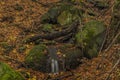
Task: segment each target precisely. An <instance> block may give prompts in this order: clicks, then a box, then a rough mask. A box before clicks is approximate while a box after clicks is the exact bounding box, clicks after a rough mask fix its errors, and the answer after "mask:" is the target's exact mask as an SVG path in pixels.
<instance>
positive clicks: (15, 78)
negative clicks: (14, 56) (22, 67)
mask: <svg viewBox="0 0 120 80" xmlns="http://www.w3.org/2000/svg"><path fill="white" fill-rule="evenodd" d="M0 80H25V79H24V78H23V77H22V75H21V74H20V73H18V72H16V71H15V70H13V69H12V68H10V67H9V66H8V65H7V64H5V63H3V62H0Z"/></svg>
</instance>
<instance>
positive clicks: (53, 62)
mask: <svg viewBox="0 0 120 80" xmlns="http://www.w3.org/2000/svg"><path fill="white" fill-rule="evenodd" d="M51 72H52V73H55V74H58V73H59V67H58V60H55V59H52V60H51Z"/></svg>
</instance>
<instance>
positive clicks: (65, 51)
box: [60, 44, 83, 70]
mask: <svg viewBox="0 0 120 80" xmlns="http://www.w3.org/2000/svg"><path fill="white" fill-rule="evenodd" d="M60 51H61V53H62V55H63V57H64V58H63V59H64V61H65V62H64V63H65V64H64V65H65V69H66V70H68V69H74V68H76V67H77V66H79V64H80V63H81V59H82V58H83V53H82V51H81V50H80V49H78V48H76V47H75V46H74V45H72V44H71V45H70V44H66V45H64V46H62V47H61V48H60Z"/></svg>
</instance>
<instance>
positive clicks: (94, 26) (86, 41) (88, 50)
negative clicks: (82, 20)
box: [75, 20, 105, 58]
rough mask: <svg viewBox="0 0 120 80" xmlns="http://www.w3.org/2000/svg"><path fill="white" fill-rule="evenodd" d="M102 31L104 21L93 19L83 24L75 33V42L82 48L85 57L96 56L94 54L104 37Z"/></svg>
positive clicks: (103, 30) (103, 29)
mask: <svg viewBox="0 0 120 80" xmlns="http://www.w3.org/2000/svg"><path fill="white" fill-rule="evenodd" d="M104 32H105V25H104V23H103V22H100V21H94V20H93V21H90V22H87V23H86V24H85V25H84V26H83V29H82V30H80V31H79V32H78V33H77V34H76V36H75V38H76V43H77V45H78V46H79V47H81V48H83V49H84V51H85V56H86V55H87V56H86V57H88V58H92V57H95V56H97V55H96V54H97V52H98V50H99V47H100V46H101V44H102V42H103V39H104ZM93 45H94V46H93ZM92 54H93V55H92ZM94 54H95V55H94Z"/></svg>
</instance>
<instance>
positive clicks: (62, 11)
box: [41, 3, 82, 25]
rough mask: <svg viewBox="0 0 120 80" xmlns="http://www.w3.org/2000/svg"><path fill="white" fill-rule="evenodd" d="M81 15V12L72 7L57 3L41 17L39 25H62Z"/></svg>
mask: <svg viewBox="0 0 120 80" xmlns="http://www.w3.org/2000/svg"><path fill="white" fill-rule="evenodd" d="M81 15H82V12H81V11H80V10H79V9H77V8H75V7H74V6H73V5H69V4H64V3H59V4H57V5H56V6H53V7H52V8H50V9H49V10H48V12H47V13H45V14H44V15H43V16H42V17H41V23H50V24H58V23H59V24H60V25H64V24H68V23H70V22H72V21H73V20H75V19H78V18H79V17H80V16H81ZM63 21H64V22H63Z"/></svg>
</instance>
